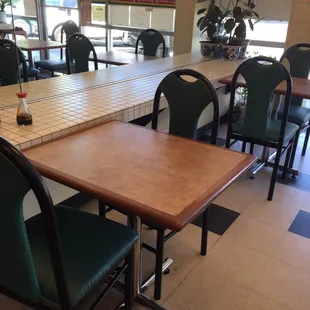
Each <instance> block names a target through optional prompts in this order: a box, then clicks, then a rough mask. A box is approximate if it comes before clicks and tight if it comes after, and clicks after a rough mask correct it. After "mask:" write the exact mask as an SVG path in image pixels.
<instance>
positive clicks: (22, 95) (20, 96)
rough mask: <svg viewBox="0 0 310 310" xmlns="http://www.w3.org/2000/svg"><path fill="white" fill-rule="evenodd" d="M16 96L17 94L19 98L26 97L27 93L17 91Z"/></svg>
mask: <svg viewBox="0 0 310 310" xmlns="http://www.w3.org/2000/svg"><path fill="white" fill-rule="evenodd" d="M16 96H17V97H18V98H19V99H21V98H26V96H27V93H25V92H18V93H16Z"/></svg>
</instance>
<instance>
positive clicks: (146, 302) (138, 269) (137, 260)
mask: <svg viewBox="0 0 310 310" xmlns="http://www.w3.org/2000/svg"><path fill="white" fill-rule="evenodd" d="M128 225H129V226H130V227H132V228H133V229H135V230H136V232H137V233H138V235H139V238H138V240H137V242H136V244H135V246H134V283H133V297H134V300H135V302H136V303H139V304H142V305H143V306H145V307H148V308H149V309H153V310H165V308H163V307H162V306H160V305H158V304H157V303H156V302H155V301H153V300H151V299H150V298H148V297H147V296H145V295H143V294H142V293H141V285H142V251H141V245H142V223H141V219H140V218H139V217H137V216H133V215H129V216H128Z"/></svg>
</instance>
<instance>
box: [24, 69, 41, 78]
mask: <svg viewBox="0 0 310 310" xmlns="http://www.w3.org/2000/svg"><path fill="white" fill-rule="evenodd" d="M20 72H21V75H22V76H23V70H21V71H20ZM27 72H28V77H30V78H32V77H36V76H37V75H38V74H39V73H40V70H38V69H36V68H27Z"/></svg>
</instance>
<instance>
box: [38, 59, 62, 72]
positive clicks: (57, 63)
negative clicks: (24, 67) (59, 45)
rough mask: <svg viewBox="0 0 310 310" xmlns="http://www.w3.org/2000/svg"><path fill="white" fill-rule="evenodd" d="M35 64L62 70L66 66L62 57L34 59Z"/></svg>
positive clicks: (48, 68) (39, 66)
mask: <svg viewBox="0 0 310 310" xmlns="http://www.w3.org/2000/svg"><path fill="white" fill-rule="evenodd" d="M34 64H35V66H36V67H37V68H42V69H46V70H50V71H57V70H63V69H66V68H67V63H66V60H63V59H56V60H55V59H48V60H39V61H36V62H35V63H34Z"/></svg>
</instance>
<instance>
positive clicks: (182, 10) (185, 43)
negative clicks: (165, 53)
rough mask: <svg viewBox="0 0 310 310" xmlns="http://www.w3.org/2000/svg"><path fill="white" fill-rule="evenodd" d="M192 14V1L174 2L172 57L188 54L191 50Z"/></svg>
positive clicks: (193, 10) (193, 8)
mask: <svg viewBox="0 0 310 310" xmlns="http://www.w3.org/2000/svg"><path fill="white" fill-rule="evenodd" d="M194 14H195V1H194V0H177V1H176V15H175V36H174V55H181V54H186V53H190V52H191V50H192V40H193V39H192V38H193V24H194Z"/></svg>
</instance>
